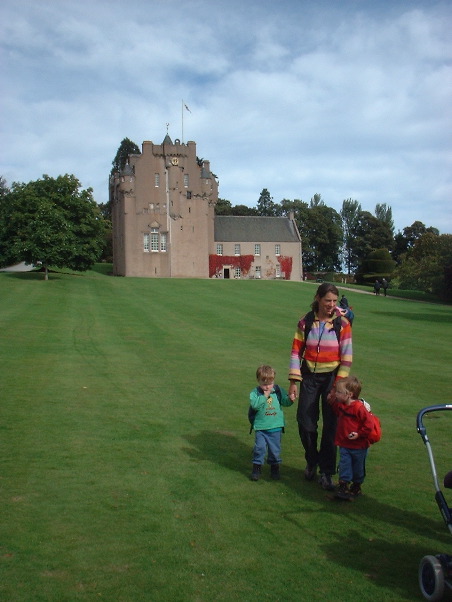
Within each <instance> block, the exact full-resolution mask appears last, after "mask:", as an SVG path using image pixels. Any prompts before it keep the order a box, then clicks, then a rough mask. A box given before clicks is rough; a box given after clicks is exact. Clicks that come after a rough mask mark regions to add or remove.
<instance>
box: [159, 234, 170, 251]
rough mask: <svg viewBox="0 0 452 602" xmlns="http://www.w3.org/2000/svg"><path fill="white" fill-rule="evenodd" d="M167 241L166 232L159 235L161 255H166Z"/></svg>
mask: <svg viewBox="0 0 452 602" xmlns="http://www.w3.org/2000/svg"><path fill="white" fill-rule="evenodd" d="M167 240H168V237H167V234H166V232H161V233H160V251H161V252H162V253H166V250H167Z"/></svg>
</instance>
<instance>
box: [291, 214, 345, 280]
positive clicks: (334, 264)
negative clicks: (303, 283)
mask: <svg viewBox="0 0 452 602" xmlns="http://www.w3.org/2000/svg"><path fill="white" fill-rule="evenodd" d="M300 226H301V230H300V234H301V236H302V240H303V265H304V267H305V270H306V271H309V272H319V271H321V272H331V271H336V270H339V269H340V267H341V260H340V257H339V255H340V249H341V245H342V224H341V218H340V215H339V214H338V213H337V211H336V210H335V209H332V208H331V207H327V206H326V205H324V204H318V205H314V206H311V207H309V208H308V209H307V211H306V212H305V215H304V220H303V223H302V224H300Z"/></svg>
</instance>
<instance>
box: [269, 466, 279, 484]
mask: <svg viewBox="0 0 452 602" xmlns="http://www.w3.org/2000/svg"><path fill="white" fill-rule="evenodd" d="M270 476H271V478H272V479H274V480H275V481H279V479H280V478H281V475H280V474H279V464H271V465H270Z"/></svg>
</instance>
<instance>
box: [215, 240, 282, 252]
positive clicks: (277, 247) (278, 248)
mask: <svg viewBox="0 0 452 602" xmlns="http://www.w3.org/2000/svg"><path fill="white" fill-rule="evenodd" d="M254 254H255V255H260V254H261V246H260V244H259V243H256V244H255V245H254ZM217 255H223V245H222V244H221V243H217ZM234 255H241V252H240V245H239V244H235V245H234ZM275 255H281V245H275Z"/></svg>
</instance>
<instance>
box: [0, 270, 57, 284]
mask: <svg viewBox="0 0 452 602" xmlns="http://www.w3.org/2000/svg"><path fill="white" fill-rule="evenodd" d="M2 274H3V275H4V276H5V277H6V278H14V279H16V280H41V281H43V282H44V274H43V273H42V272H41V271H40V270H38V269H37V270H34V271H32V272H2ZM60 278H61V274H60V273H59V272H50V271H49V278H48V279H49V280H59V279H60Z"/></svg>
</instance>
